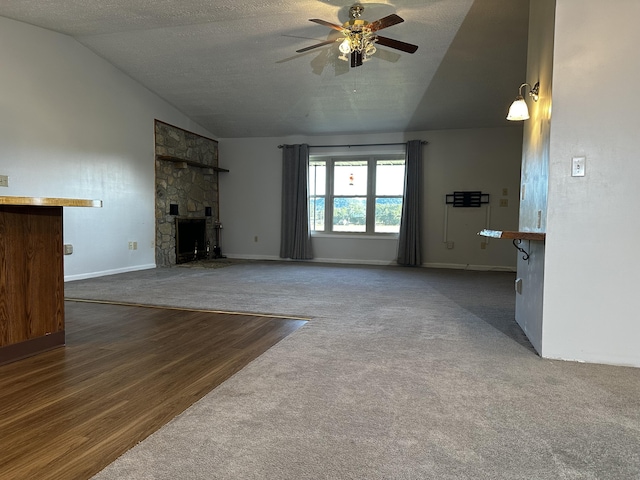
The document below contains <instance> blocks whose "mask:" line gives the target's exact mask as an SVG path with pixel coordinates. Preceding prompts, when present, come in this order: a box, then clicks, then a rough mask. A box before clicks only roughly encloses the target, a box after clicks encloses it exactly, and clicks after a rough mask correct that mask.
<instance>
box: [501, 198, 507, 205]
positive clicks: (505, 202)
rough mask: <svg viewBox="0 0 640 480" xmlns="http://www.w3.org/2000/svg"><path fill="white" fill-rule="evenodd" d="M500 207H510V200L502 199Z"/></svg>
mask: <svg viewBox="0 0 640 480" xmlns="http://www.w3.org/2000/svg"><path fill="white" fill-rule="evenodd" d="M500 206H501V207H508V206H509V199H508V198H501V199H500Z"/></svg>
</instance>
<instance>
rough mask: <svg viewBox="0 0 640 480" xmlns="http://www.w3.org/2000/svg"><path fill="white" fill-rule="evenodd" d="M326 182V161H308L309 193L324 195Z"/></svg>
mask: <svg viewBox="0 0 640 480" xmlns="http://www.w3.org/2000/svg"><path fill="white" fill-rule="evenodd" d="M326 184H327V166H326V162H324V161H322V162H319V161H311V162H309V195H325V188H326Z"/></svg>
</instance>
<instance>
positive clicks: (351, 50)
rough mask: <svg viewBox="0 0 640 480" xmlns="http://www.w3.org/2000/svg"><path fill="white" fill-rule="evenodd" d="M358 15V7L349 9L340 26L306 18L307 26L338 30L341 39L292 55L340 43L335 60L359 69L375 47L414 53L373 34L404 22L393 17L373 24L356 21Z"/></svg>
mask: <svg viewBox="0 0 640 480" xmlns="http://www.w3.org/2000/svg"><path fill="white" fill-rule="evenodd" d="M362 12H364V7H363V6H362V5H360V4H355V5H353V6H352V7H351V8H350V9H349V18H350V20H348V21H346V22H344V23H343V24H342V26H340V25H336V24H335V23H331V22H327V21H325V20H320V19H319V18H310V19H309V21H310V22H314V23H318V24H320V25H324V26H326V27H329V28H332V29H334V30H338V31H339V32H340V33H342V36H341V37H338V38H334V39H331V40H326V41H324V42H321V43H318V44H316V45H311V46H310V47H306V48H301V49H300V50H296V52H297V53H304V52H307V51H309V50H313V49H314V48H318V47H322V46H324V45H329V44H330V43H334V42H337V41H340V42H341V43H340V47H339V48H340V53H341V55H340V57H338V58H340V59H341V60H345V61H349V60H350V61H351V67H359V66H360V65H362V63H363V62H365V61H367V60H368V59H369V58H371V56H372V55H373V54H374V53H376V47H375V45H374V44H375V43H377V44H378V45H383V46H385V47H390V48H395V49H396V50H401V51H403V52H407V53H414V52H415V51H416V50H417V49H418V46H417V45H412V44H411V43H406V42H401V41H400V40H394V39H392V38H387V37H383V36H381V35H378V34H377V33H376V32H377V31H378V30H382V29H383V28H387V27H391V26H392V25H396V24H398V23H402V22H404V19H403V18H401V17H399V16H398V15H396V14H395V13H394V14H391V15H388V16H386V17H384V18H381V19H380V20H376V21H375V22H367V21H366V20H360V17H361V16H362ZM347 55H349V57H347Z"/></svg>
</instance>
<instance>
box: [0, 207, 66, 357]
mask: <svg viewBox="0 0 640 480" xmlns="http://www.w3.org/2000/svg"><path fill="white" fill-rule="evenodd" d="M63 276H64V273H63V252H62V207H30V206H6V205H4V206H0V347H4V346H7V345H15V344H19V343H22V342H29V341H31V340H34V339H37V338H39V337H43V336H45V335H50V334H53V333H59V332H64V290H63V289H64V283H63V282H64V277H63ZM27 345H28V344H27Z"/></svg>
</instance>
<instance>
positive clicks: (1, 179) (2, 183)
mask: <svg viewBox="0 0 640 480" xmlns="http://www.w3.org/2000/svg"><path fill="white" fill-rule="evenodd" d="M8 186H9V176H8V175H0V187H8Z"/></svg>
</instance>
